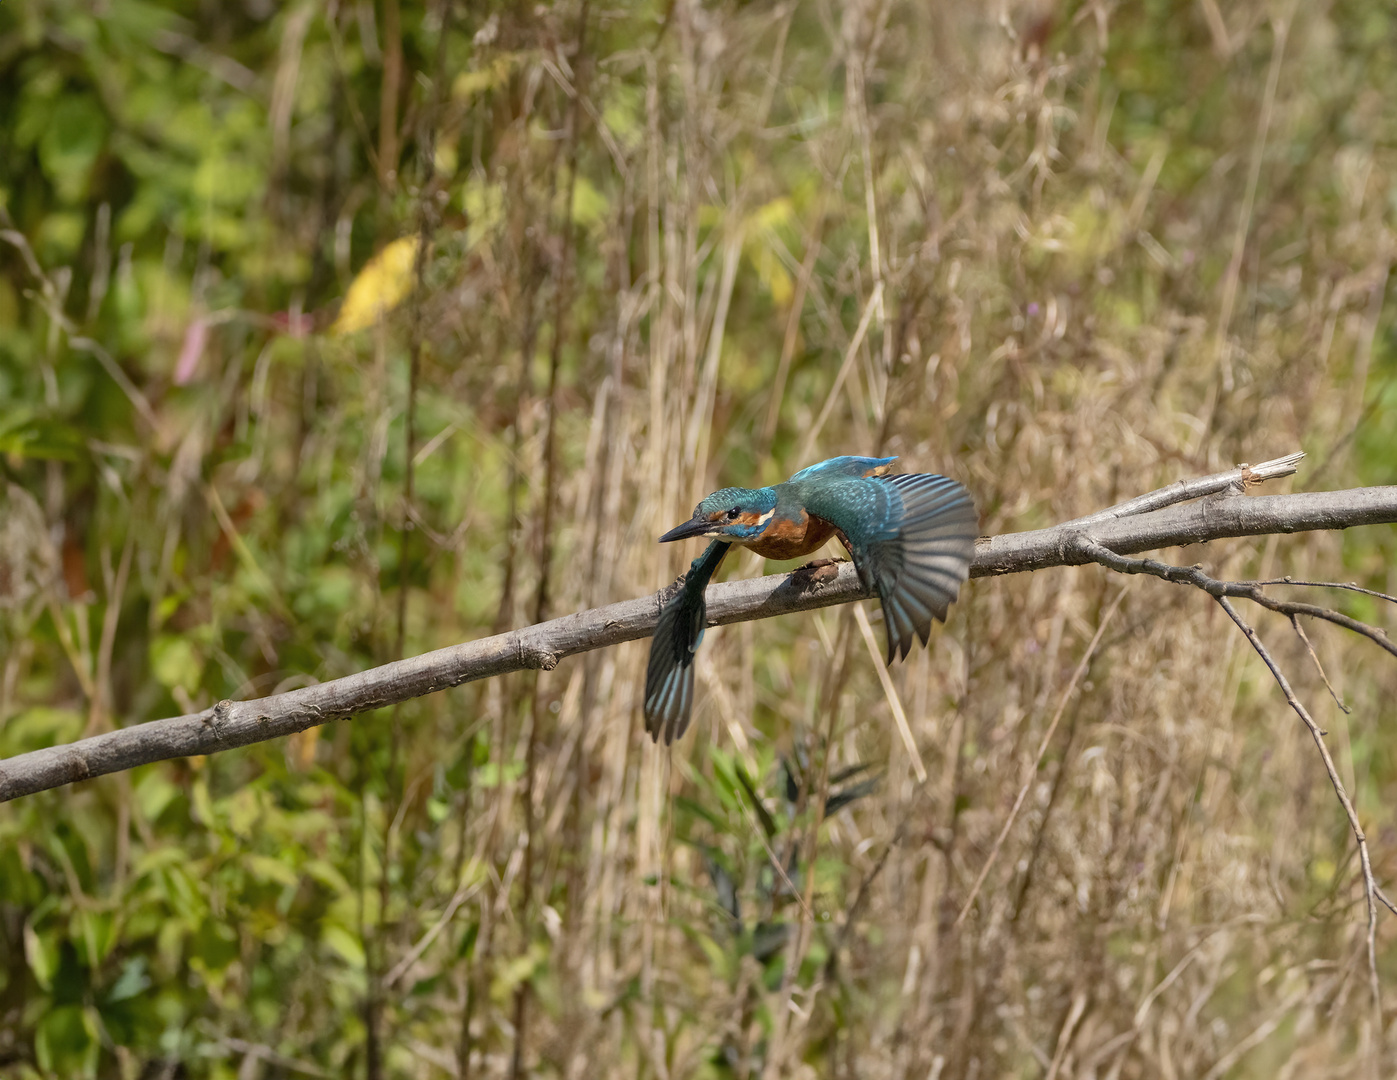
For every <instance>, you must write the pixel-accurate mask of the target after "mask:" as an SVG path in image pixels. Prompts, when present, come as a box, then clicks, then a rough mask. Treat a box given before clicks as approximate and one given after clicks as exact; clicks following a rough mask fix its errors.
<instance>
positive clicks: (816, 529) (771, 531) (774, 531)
mask: <svg viewBox="0 0 1397 1080" xmlns="http://www.w3.org/2000/svg"><path fill="white" fill-rule="evenodd" d="M833 535H834V526H833V525H831V524H830V523H829V522H828V521H825V520H824V519H823V518H817V517H814V516H812V515H810V514H807V513H806V512H805V511H804V510H802V511H801V512H800V517H799V518H788V517H783V516H778V517H773V518H772V519H771V522H770V524H768V525H767V527H766V531H765V532H763V533H762V534H761V536H759V537H757V538H756V539H755V540H748V541H747V543H746V546H747V547H749V548H751V549H752V550H753V551H755V552H756V553H757V554H758V555H760V556H761V557H762V558H763V559H777V560H780V559H798V558H800V557H801V556H802V555H809V554H810V553H811V552H812V551H816V550H818V549H819V548H820V547H821V546H823V544H824V542H825V541H826V540H828V539H829V538H830V537H831V536H833Z"/></svg>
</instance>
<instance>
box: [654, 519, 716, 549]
mask: <svg viewBox="0 0 1397 1080" xmlns="http://www.w3.org/2000/svg"><path fill="white" fill-rule="evenodd" d="M711 528H713V522H711V521H709V520H708V518H706V517H701V518H700V517H695V518H690V519H689V520H688V521H686V522H684V524H682V525H676V526H675V527H674V528H672V529H670V530H669V532H667V533H665V534H664V536H662V537H660V543H662V544H668V543H669V542H670V541H672V540H687V539H689V537H691V536H706V535H707V534H708V531H709V530H710V529H711Z"/></svg>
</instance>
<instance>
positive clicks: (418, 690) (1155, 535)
mask: <svg viewBox="0 0 1397 1080" xmlns="http://www.w3.org/2000/svg"><path fill="white" fill-rule="evenodd" d="M1258 468H1260V467H1258ZM1290 471H1293V469H1292V470H1290ZM1280 474H1281V473H1280V472H1277V471H1273V472H1272V473H1270V475H1280ZM1222 478H1231V482H1229V483H1228V484H1222V485H1219V483H1217V481H1220V480H1221V479H1222ZM1206 479H1207V481H1208V482H1209V487H1208V490H1211V491H1214V492H1216V494H1213V495H1210V496H1209V497H1206V498H1203V499H1200V500H1199V501H1197V502H1193V503H1191V504H1189V505H1183V506H1181V505H1167V504H1169V503H1177V502H1178V501H1179V500H1180V499H1188V498H1194V497H1195V496H1196V495H1197V494H1198V493H1199V492H1198V491H1197V490H1196V489H1195V488H1194V487H1193V486H1190V485H1175V486H1174V487H1173V488H1165V489H1162V490H1161V491H1160V492H1156V493H1153V494H1152V495H1151V496H1142V497H1141V498H1142V499H1156V500H1157V501H1156V504H1157V505H1161V506H1162V508H1160V509H1153V510H1148V511H1145V512H1140V511H1139V510H1136V509H1133V507H1135V506H1138V505H1140V500H1131V502H1130V503H1125V504H1122V506H1121V507H1118V508H1114V509H1113V510H1112V511H1103V512H1102V514H1099V515H1092V516H1091V517H1090V518H1085V519H1080V520H1079V521H1075V522H1068V523H1067V524H1065V525H1058V526H1055V527H1053V528H1049V529H1038V530H1035V531H1033V532H1021V533H1006V534H1003V535H1000V536H993V537H985V538H982V539H981V540H980V541H979V542H978V543H977V545H976V550H975V562H974V565H973V566H972V568H971V571H970V573H971V576H972V577H993V576H998V575H1001V574H1015V573H1023V572H1026V571H1031V570H1043V569H1047V568H1049V567H1053V566H1071V565H1080V564H1083V563H1087V562H1090V561H1092V560H1091V559H1090V558H1089V557H1088V556H1087V555H1085V554H1083V545H1082V544H1081V542H1080V541H1081V538H1083V537H1089V538H1090V539H1092V540H1094V541H1096V542H1097V543H1099V544H1101V545H1102V546H1104V547H1107V548H1109V549H1111V550H1112V551H1115V552H1117V553H1118V554H1121V555H1131V554H1135V553H1137V552H1141V551H1150V550H1154V549H1158V548H1165V547H1175V546H1179V545H1185V544H1197V543H1205V542H1207V541H1209V540H1220V539H1223V538H1226V537H1237V536H1259V535H1263V534H1267V533H1293V532H1303V531H1309V530H1318V529H1347V528H1352V527H1354V526H1357V525H1377V524H1391V523H1397V487H1377V488H1355V489H1351V490H1348V491H1326V492H1311V493H1303V494H1294V495H1263V496H1250V497H1247V496H1240V495H1236V494H1232V493H1231V492H1233V491H1235V489H1236V488H1237V487H1238V486H1240V485H1242V484H1244V483H1245V482H1248V481H1254V479H1255V477H1254V475H1253V476H1248V475H1246V474H1245V470H1237V471H1234V472H1233V473H1224V474H1219V476H1218V477H1209V478H1206ZM1194 483H1201V482H1194ZM1127 507H1131V508H1132V509H1130V510H1126V509H1125V508H1127ZM1123 510H1124V511H1125V516H1119V515H1120V514H1121V512H1122V511H1123ZM673 589H674V586H670V587H669V588H668V589H664V590H661V591H660V592H658V593H655V594H653V595H650V596H645V597H641V598H639V599H636V600H627V601H624V602H622V603H619V604H609V605H607V606H606V607H600V608H593V609H591V610H589V611H582V612H578V613H577V614H575V615H567V616H564V617H563V618H560V619H551V620H549V621H548V622H543V623H538V624H537V625H534V626H528V627H524V628H523V629H521V630H513V631H510V632H509V633H506V634H497V635H495V636H493V637H487V638H482V639H480V640H477V641H468V642H465V643H464V644H460V645H452V646H450V647H449V648H445V649H437V650H436V651H434V652H429V653H424V654H422V655H421V656H413V657H409V658H407V659H405V660H398V661H395V662H393V663H391V664H384V665H383V666H382V667H376V668H371V669H369V670H367V671H361V672H359V673H357V674H355V675H348V676H345V677H344V678H342V679H335V680H333V681H331V682H325V683H320V684H319V685H316V686H308V687H305V688H303V689H300V690H292V691H290V692H288V693H285V694H276V695H273V696H272V697H266V698H259V699H255V700H252V701H220V702H219V703H218V704H217V705H215V706H214V707H213V708H211V709H206V710H204V711H203V712H201V713H195V714H192V715H188V716H175V717H171V718H169V719H165V720H152V721H149V722H147V723H143V724H135V725H132V726H131V727H126V728H121V729H119V730H116V731H110V732H106V733H104V734H101V735H94V736H92V737H91V738H87V739H82V740H80V741H78V742H75V743H70V744H68V745H65V746H54V747H50V748H48V749H44V750H35V751H32V752H30V753H27V754H20V755H18V756H16V757H12V758H9V759H7V760H3V761H0V802H6V801H9V800H10V799H17V798H19V797H20V796H22V795H30V794H33V793H34V792H38V791H45V790H47V789H49V788H56V787H60V786H62V785H64V784H71V783H74V782H76V781H79V780H87V779H90V778H92V777H95V776H102V775H104V774H106V773H112V772H119V771H121V770H123V769H130V768H134V767H135V766H137V765H145V764H149V763H150V762H154V761H164V760H166V759H169V758H176V757H186V756H189V755H196V754H212V753H216V752H217V751H220V750H230V749H233V748H234V747H238V746H247V745H248V744H249V743H255V742H262V741H264V740H267V739H275V738H279V737H281V736H283V735H290V734H292V733H294V732H297V731H303V730H305V729H306V728H309V727H314V726H315V725H317V724H324V723H328V722H329V721H331V720H337V719H341V718H343V717H347V716H352V715H353V714H355V713H360V712H367V711H369V710H372V709H381V708H383V707H385V706H388V705H394V704H397V703H398V702H402V701H407V700H409V699H410V698H416V697H422V696H424V695H426V694H431V693H435V692H436V691H438V690H445V689H447V688H448V687H452V686H459V685H461V684H462V683H464V682H470V681H472V680H475V679H486V678H490V677H492V676H495V675H503V674H506V673H507V672H511V671H519V670H522V669H525V668H542V669H544V670H549V669H551V668H553V667H554V666H556V665H557V663H558V662H559V661H560V660H562V659H563V658H565V657H568V656H573V655H575V654H576V653H581V652H588V651H590V650H592V649H600V648H605V647H606V646H608V645H616V644H619V643H621V642H623V641H633V640H635V639H636V638H642V637H647V636H649V635H650V634H651V633H652V632H653V631H654V628H655V621H656V619H657V618H658V616H659V612H660V608H661V607H662V606H663V604H664V602H665V601H666V600H667V599H668V598H669V596H670V595H672V592H673ZM867 598H868V594H867V593H866V592H865V591H864V589H863V587H862V585H860V583H859V580H858V576H857V575H856V574H855V573H854V569H853V566H852V565H851V564H849V563H839V564H836V565H834V566H825V567H820V568H814V569H811V568H802V569H800V570H796V571H795V572H793V573H789V574H779V575H771V576H769V577H761V578H755V579H751V580H746V581H732V582H727V583H725V584H719V585H713V586H710V588H709V590H708V621H709V624H710V625H722V624H725V623H734V622H745V621H747V620H750V619H766V618H770V617H771V616H773V615H783V614H787V613H789V612H794V611H808V610H810V609H812V608H820V607H828V606H830V605H832V604H843V603H848V602H850V601H853V600H863V599H867Z"/></svg>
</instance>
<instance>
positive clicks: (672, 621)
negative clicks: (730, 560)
mask: <svg viewBox="0 0 1397 1080" xmlns="http://www.w3.org/2000/svg"><path fill="white" fill-rule="evenodd" d="M896 460H897V458H895V457H888V458H870V457H849V456H845V457H835V458H830V459H829V460H828V461H822V462H820V463H819V464H818V465H811V466H810V467H809V468H806V469H801V470H800V472H798V473H796V474H795V475H794V476H792V477H791V478H790V479H789V480H787V481H785V482H784V483H780V484H777V485H776V486H775V487H764V488H739V487H730V488H723V489H722V490H721V491H715V492H714V493H713V494H712V495H709V496H708V497H707V498H705V499H704V500H703V501H702V502H701V503H699V504H698V506H696V507H695V508H694V516H693V517H692V518H690V519H689V520H688V521H686V522H684V523H683V524H682V525H677V526H675V527H674V528H673V529H670V530H669V532H667V533H665V534H664V535H663V536H662V537H660V543H662V544H668V543H672V542H673V541H675V540H687V539H689V538H690V537H697V536H704V537H709V538H710V539H711V541H712V542H711V543H710V544H709V545H708V547H707V549H706V550H705V551H704V553H703V554H702V555H700V556H699V557H698V558H697V559H695V560H694V561H693V563H692V564H691V565H690V567H689V572H688V573H687V574H686V575H685V576H684V579H683V585H682V586H681V588H680V589H679V591H678V592H677V593H675V595H674V596H673V597H672V598H671V599H670V601H669V602H668V603H667V604H665V606H664V608H663V609H662V610H661V612H660V618H659V622H658V623H657V624H656V626H655V637H654V640H653V641H652V642H651V645H650V662H649V665H648V666H647V668H646V672H645V730H646V731H648V732H649V733H650V737H651V738H652V739H654V740H655V741H656V742H658V741H659V739H660V736H661V735H663V736H664V740H665V743H666V745H668V744H670V743H672V742H673V741H674V740H675V739H677V738H679V737H680V736H681V735H683V734H684V731H685V729H687V728H688V726H689V714H690V711H691V709H692V707H693V698H694V653H695V651H696V650H697V649H698V647H699V643H700V642H701V641H702V640H703V632H704V629H705V627H706V625H707V621H708V605H707V604H706V603H705V601H704V590H706V589H707V588H708V583H709V581H710V580H711V579H712V577H713V575H714V573H715V572H716V571H717V569H718V566H719V564H720V563H721V562H722V561H723V557H724V556H725V555H727V553H728V551H729V550H730V549H731V548H732V546H733V545H734V544H739V545H741V546H743V547H746V548H749V549H750V550H752V551H755V552H756V553H757V554H758V555H760V556H761V557H762V558H764V559H778V560H779V559H796V558H799V557H801V556H802V555H809V554H810V553H811V552H813V551H816V550H818V549H819V548H820V547H821V546H822V545H824V544H825V542H826V541H828V540H829V538H830V537H832V536H837V537H838V538H839V540H840V542H841V543H842V544H843V545H844V547H845V549H846V550H847V551H848V552H849V555H850V557H851V558H852V559H853V560H854V569H855V570H857V571H858V575H859V580H860V581H862V582H863V587H864V588H865V589H866V590H868V591H869V592H876V593H877V594H878V599H879V600H880V601H881V602H882V605H883V621H884V624H885V626H886V628H887V635H888V663H889V664H891V663H892V662H893V660H894V659H897V658H899V657H901V658H905V657H906V656H907V654H908V652H910V651H911V649H912V639H913V638H914V637H917V638H921V640H922V644H923V645H925V644H926V643H927V639H928V637H929V636H930V634H931V620H932V619H933V618H935V619H937V620H938V621H940V622H945V621H946V611H947V608H949V607H950V605H951V604H952V603H953V602H954V601H955V599H956V596H957V595H958V594H959V592H960V587H961V585H962V584H963V583H964V582H965V580H966V578H968V577H969V576H970V562H971V559H973V558H974V555H975V537H976V536H977V535H978V534H979V515H978V514H977V513H976V511H975V502H974V500H973V499H972V498H971V497H970V492H968V491H967V490H966V489H965V487H964V486H963V485H961V484H958V483H957V482H956V481H954V480H951V479H949V478H948V477H945V476H937V475H935V474H933V473H912V474H903V475H893V474H892V465H893V462H895V461H896Z"/></svg>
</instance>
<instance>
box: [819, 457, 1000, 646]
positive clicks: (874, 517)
mask: <svg viewBox="0 0 1397 1080" xmlns="http://www.w3.org/2000/svg"><path fill="white" fill-rule="evenodd" d="M805 505H806V508H807V509H808V511H809V512H810V513H812V514H814V515H816V516H817V517H821V518H823V519H824V520H826V521H828V522H829V523H830V524H831V525H833V526H834V527H835V528H836V529H838V530H839V531H840V532H841V533H843V534H844V536H845V538H846V539H847V540H848V544H849V550H850V553H851V554H852V555H853V557H854V566H855V568H856V569H857V570H858V572H859V577H860V579H862V581H863V583H864V587H865V588H868V589H870V590H873V591H876V592H877V593H878V598H879V599H880V600H881V601H882V603H883V616H884V620H885V622H886V623H887V630H888V663H892V662H893V660H894V658H896V657H899V656H901V657H905V656H906V655H907V654H908V653H909V652H910V651H911V649H912V639H913V638H914V637H918V638H921V640H922V644H923V645H925V644H926V643H927V639H928V637H929V636H930V635H931V620H932V619H933V618H936V619H938V620H940V621H942V622H944V621H945V620H946V609H947V608H948V607H949V606H950V605H951V604H952V603H953V602H954V601H955V599H956V597H957V595H959V593H960V587H961V585H962V583H964V581H965V579H966V578H967V577H969V576H970V562H971V560H972V559H973V558H974V556H975V537H976V536H977V535H978V534H979V515H978V514H977V513H976V512H975V503H974V501H973V500H972V499H971V497H970V492H968V491H966V490H965V488H964V487H962V486H961V485H960V484H958V483H956V482H955V481H954V480H951V479H949V478H947V477H945V476H936V475H933V474H929V473H916V474H912V475H909V476H879V477H869V478H865V479H848V480H841V481H839V482H837V483H828V484H821V485H819V490H817V491H812V492H809V493H807V496H806V499H805Z"/></svg>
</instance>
